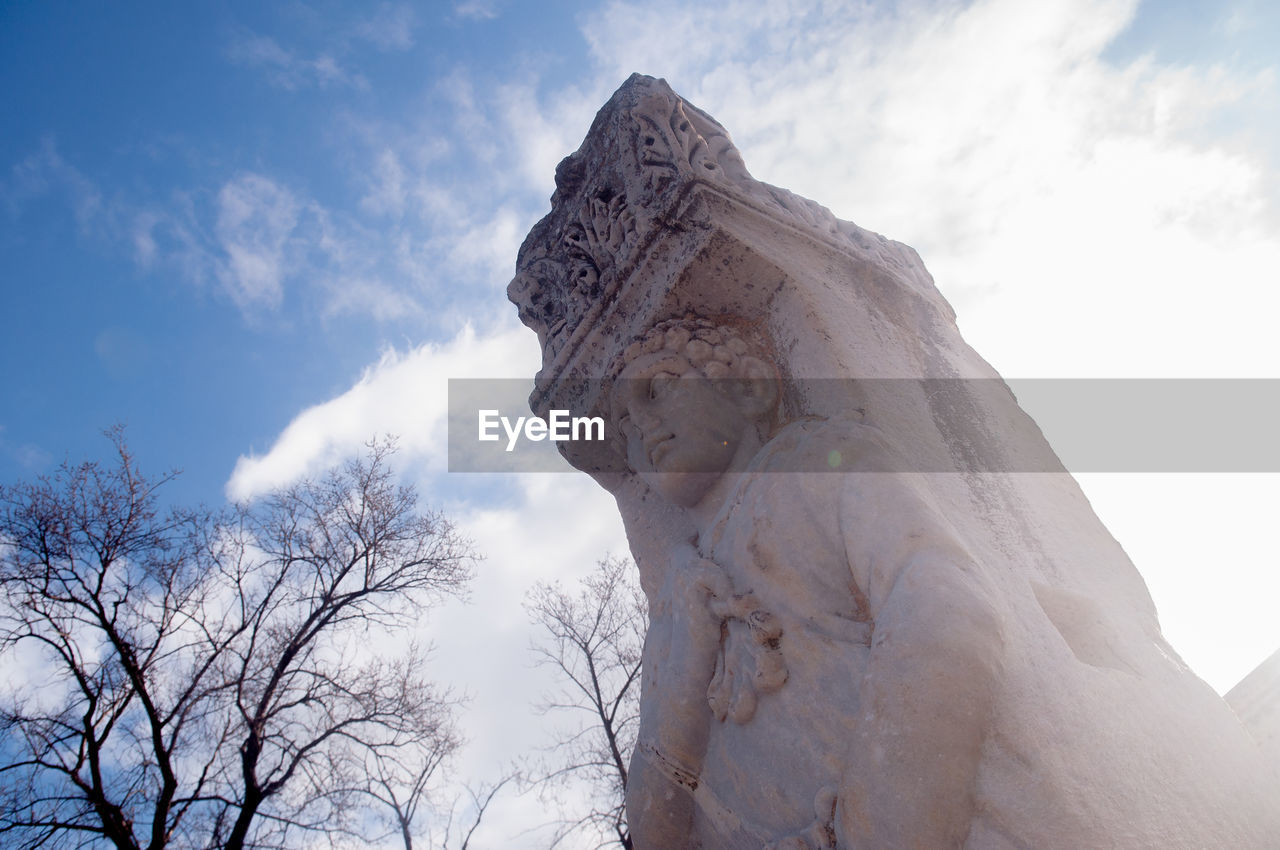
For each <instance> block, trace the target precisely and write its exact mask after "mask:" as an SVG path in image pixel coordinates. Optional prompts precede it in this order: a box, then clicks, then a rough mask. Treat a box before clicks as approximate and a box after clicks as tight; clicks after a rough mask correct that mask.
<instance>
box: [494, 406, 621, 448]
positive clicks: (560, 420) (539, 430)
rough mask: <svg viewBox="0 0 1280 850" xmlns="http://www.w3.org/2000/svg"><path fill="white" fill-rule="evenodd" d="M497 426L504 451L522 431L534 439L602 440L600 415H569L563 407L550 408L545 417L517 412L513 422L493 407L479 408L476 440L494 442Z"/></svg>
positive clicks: (498, 437)
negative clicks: (503, 441)
mask: <svg viewBox="0 0 1280 850" xmlns="http://www.w3.org/2000/svg"><path fill="white" fill-rule="evenodd" d="M499 426H501V428H502V430H503V431H505V432H506V434H507V451H514V450H515V447H516V441H517V440H519V439H520V435H521V434H523V435H524V438H525V439H526V440H532V441H534V442H535V443H536V442H541V441H542V440H547V439H550V440H553V441H555V442H562V441H564V440H603V439H604V418H603V417H601V416H570V415H569V411H567V410H552V411H551V416H550V418H548V419H543V418H542V417H541V416H517V417H516V421H515V422H514V423H513V422H512V421H511V420H510V419H508V418H507V417H505V416H500V415H499V414H498V411H496V410H481V411H480V435H479V438H480V441H481V442H494V441H496V440H498V439H500V438H501V434H500V433H499V432H498V429H499Z"/></svg>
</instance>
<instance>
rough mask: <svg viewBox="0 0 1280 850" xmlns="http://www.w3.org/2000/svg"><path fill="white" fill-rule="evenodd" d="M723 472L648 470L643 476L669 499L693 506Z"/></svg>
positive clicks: (674, 502) (651, 485)
mask: <svg viewBox="0 0 1280 850" xmlns="http://www.w3.org/2000/svg"><path fill="white" fill-rule="evenodd" d="M722 474H723V473H720V472H647V473H641V478H643V479H644V482H645V483H646V484H648V485H649V487H650V488H651V489H653V490H656V491H657V492H659V493H661V494H662V495H663V496H664V497H665V498H666V499H667V500H668V501H670V502H671V503H673V504H676V505H679V506H680V507H682V508H692V507H694V506H695V505H697V504H698V503H699V502H701V501H702V499H703V497H704V496H706V495H707V492H708V491H710V490H711V488H712V487H713V486H714V485H715V483H716V481H718V480H719V479H720V476H721V475H722Z"/></svg>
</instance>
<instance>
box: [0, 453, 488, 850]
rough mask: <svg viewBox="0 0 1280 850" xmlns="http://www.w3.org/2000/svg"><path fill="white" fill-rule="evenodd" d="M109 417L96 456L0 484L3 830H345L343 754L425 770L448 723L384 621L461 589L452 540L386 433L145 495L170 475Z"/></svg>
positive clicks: (238, 835) (249, 840)
mask: <svg viewBox="0 0 1280 850" xmlns="http://www.w3.org/2000/svg"><path fill="white" fill-rule="evenodd" d="M108 435H109V437H110V438H111V440H112V442H113V445H114V447H115V450H116V457H117V460H116V462H115V463H114V464H98V463H83V464H79V465H72V464H69V463H67V464H64V465H63V466H62V467H61V468H60V469H59V471H58V472H57V473H55V474H54V475H53V476H52V477H50V478H42V479H40V480H38V481H36V482H34V483H31V484H23V485H17V486H13V487H6V488H3V489H0V653H2V654H3V657H4V659H5V660H6V661H8V662H9V663H10V665H11V666H12V668H13V669H15V670H19V671H22V673H23V674H24V675H23V677H22V679H21V680H19V681H15V682H11V683H10V684H9V685H8V686H7V687H4V688H0V842H2V843H4V844H5V845H6V846H16V847H28V848H37V847H81V846H85V847H90V846H93V847H96V846H107V845H109V846H114V847H117V848H130V850H142V848H150V850H159V848H162V847H166V846H171V845H178V846H192V847H195V846H200V847H222V848H234V850H240V848H246V847H269V846H282V845H284V844H286V843H290V842H291V841H292V839H291V838H290V836H292V835H294V834H295V833H298V832H299V831H303V832H306V831H316V830H324V831H331V832H333V834H335V835H336V834H351V835H353V836H358V835H359V828H360V827H361V826H362V825H363V822H364V821H366V820H367V818H366V817H365V816H364V815H363V814H361V812H362V811H363V810H362V809H361V808H360V807H359V806H356V805H354V801H355V800H356V799H357V797H358V796H359V792H358V791H357V790H356V789H357V788H358V787H360V785H359V783H358V782H356V781H353V776H354V777H355V778H356V779H360V780H364V779H367V777H361V776H359V775H358V771H357V770H356V765H360V766H375V767H377V768H378V769H380V770H382V771H383V773H382V774H376V775H381V776H383V778H385V779H387V781H388V782H390V781H391V773H389V772H388V771H390V770H391V766H393V765H408V764H410V763H413V764H421V769H423V770H426V771H427V775H426V777H425V778H429V777H430V775H431V774H432V773H434V772H435V771H436V770H438V768H439V766H440V764H441V762H442V761H443V760H444V759H445V758H447V756H448V755H449V754H450V753H452V752H453V750H454V749H456V747H457V746H458V739H457V736H456V733H454V731H453V728H452V725H451V717H452V712H453V710H454V708H455V704H456V701H455V700H453V699H452V698H451V697H450V696H449V695H448V693H447V692H443V691H440V690H438V689H436V688H434V687H433V686H432V685H431V683H430V682H429V681H428V680H427V679H426V678H425V677H424V675H423V672H422V671H423V670H424V669H425V667H424V665H423V664H422V660H423V659H422V656H421V654H420V653H417V652H416V651H415V649H414V647H412V645H410V644H409V643H408V642H407V641H406V640H404V639H402V638H400V637H399V635H402V634H404V633H405V631H406V630H407V628H408V627H409V626H411V625H412V624H414V623H416V622H417V620H418V619H419V617H420V615H421V611H422V610H423V609H424V608H426V607H428V606H431V605H433V604H436V603H438V602H440V601H442V600H443V599H445V598H448V597H458V596H462V595H463V594H464V592H465V589H466V584H467V582H468V580H469V578H470V575H471V568H472V564H473V562H474V556H473V555H472V551H471V547H470V544H469V543H468V542H467V541H466V540H464V539H462V538H461V537H459V536H458V535H457V533H456V532H455V531H454V529H453V527H452V526H451V525H450V524H449V523H448V522H447V521H446V520H445V519H443V518H442V517H440V516H438V515H435V514H431V513H423V512H421V511H420V510H419V509H418V505H417V494H416V493H415V492H414V491H413V489H412V488H406V487H401V486H397V485H396V484H395V482H394V479H393V476H392V473H391V470H390V467H389V460H390V457H391V455H392V453H393V451H394V448H393V446H392V444H391V443H390V442H387V441H383V442H374V443H371V444H370V445H369V448H368V452H367V453H366V454H365V455H364V456H363V457H361V458H358V459H356V460H353V461H351V462H349V463H347V464H346V465H344V466H343V467H342V468H341V469H338V470H335V471H333V472H331V473H329V474H328V475H326V476H324V477H322V478H320V479H318V480H308V481H304V482H302V483H300V484H298V485H296V486H294V487H292V488H289V489H287V490H284V491H281V492H278V493H275V494H273V495H271V496H269V497H267V498H266V499H264V500H263V501H262V502H261V503H258V504H254V505H242V506H239V507H237V508H236V509H235V510H233V511H231V512H229V513H226V514H221V515H214V514H210V513H208V512H202V511H188V510H181V509H169V510H162V509H161V507H160V503H159V499H158V496H157V492H158V490H159V488H161V487H162V486H163V485H164V484H165V483H167V482H168V481H170V480H171V479H172V477H173V476H172V475H168V476H163V477H160V478H157V479H150V478H147V477H146V476H144V475H142V474H141V473H140V472H139V471H138V469H137V467H136V465H135V462H134V460H133V457H132V455H131V454H130V453H129V451H128V449H127V447H126V445H125V443H124V438H123V433H122V431H121V430H120V429H113V430H112V431H110V432H109V433H108ZM422 754H425V756H423V755H422ZM420 756H421V757H423V758H425V759H426V761H425V763H420V762H417V761H414V759H417V758H419V757H420ZM425 778H424V781H423V782H422V783H419V784H412V783H411V785H410V786H409V788H408V793H407V796H404V797H403V806H404V807H405V808H404V813H405V814H406V816H407V817H408V818H409V820H410V821H412V818H413V816H414V812H415V811H416V809H417V807H418V806H419V805H421V803H422V801H423V799H424V798H425V794H426V787H427V783H426V782H425ZM364 798H368V800H369V805H372V804H375V803H378V804H379V805H381V803H379V802H378V800H374V799H373V798H370V797H368V795H365V796H364V797H363V798H361V799H364ZM395 799H396V800H398V801H399V800H401V799H402V798H401V797H396V798H395ZM384 802H385V801H384Z"/></svg>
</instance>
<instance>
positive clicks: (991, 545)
mask: <svg viewBox="0 0 1280 850" xmlns="http://www.w3.org/2000/svg"><path fill="white" fill-rule="evenodd" d="M556 185H557V189H556V193H555V195H553V197H552V211H551V213H550V214H549V215H548V216H547V217H546V218H544V219H543V220H542V221H541V222H539V223H538V225H536V226H535V227H534V229H533V231H532V232H531V233H530V235H529V237H528V239H527V240H526V242H525V244H524V247H523V248H522V249H521V252H520V257H519V261H518V270H517V275H516V278H515V279H514V280H513V281H512V283H511V286H510V287H509V289H508V292H509V295H510V297H511V299H512V300H513V301H514V302H515V303H516V304H517V305H518V307H519V310H520V316H521V318H522V320H523V321H524V322H525V323H526V324H528V325H529V326H530V327H531V328H532V329H533V330H534V331H535V332H536V333H537V334H538V337H539V340H540V342H541V343H542V348H543V365H542V369H541V370H540V372H539V374H538V376H537V380H536V389H535V391H534V394H533V396H532V397H531V399H530V402H531V406H532V407H533V409H534V411H535V412H538V413H541V412H542V411H545V410H547V409H549V408H551V407H553V406H554V407H559V408H569V409H572V410H574V411H575V412H590V413H593V414H600V415H603V416H605V417H607V419H608V421H609V422H610V423H611V426H612V433H611V439H609V440H606V441H603V442H579V443H566V444H562V446H561V450H562V452H563V453H564V454H565V455H566V457H567V458H568V459H569V461H570V462H571V463H572V464H574V465H575V466H576V467H578V468H579V469H582V470H583V471H585V472H587V473H588V474H591V475H592V476H593V477H594V478H595V479H596V480H597V481H598V482H599V483H600V484H601V485H602V486H604V487H606V488H607V489H608V490H609V491H610V492H611V493H613V494H614V496H615V497H616V499H617V501H618V506H619V510H620V511H621V513H622V516H623V519H624V522H625V524H626V527H627V533H628V538H629V541H630V543H631V547H632V551H633V554H634V555H635V558H636V562H637V565H638V567H639V569H640V580H641V585H642V587H643V588H644V590H645V593H646V595H647V596H648V599H649V603H650V627H649V632H648V636H647V638H646V643H645V648H644V657H643V663H644V670H643V690H642V698H641V727H640V733H639V741H638V743H637V747H636V751H635V753H634V755H633V758H632V768H631V773H630V778H629V783H628V788H627V815H628V822H629V825H630V829H631V832H632V838H633V841H634V846H635V847H637V848H641V850H674V849H676V848H705V850H717V848H725V849H726V850H728V848H779V850H801V848H825V849H826V850H832V848H842V849H843V848H945V847H967V848H1081V847H1135V848H1138V847H1160V848H1174V847H1177V848H1182V847H1186V848H1192V847H1232V848H1263V847H1276V846H1280V781H1278V778H1277V775H1276V770H1275V766H1274V765H1273V764H1271V763H1270V762H1269V761H1268V760H1266V759H1264V758H1263V757H1262V755H1261V751H1260V750H1259V748H1258V746H1257V743H1256V741H1254V740H1253V738H1251V737H1250V735H1249V733H1248V732H1247V731H1246V730H1245V729H1244V727H1243V726H1241V724H1240V722H1239V721H1238V720H1237V719H1236V717H1235V715H1234V714H1233V713H1232V711H1231V709H1230V708H1228V707H1227V705H1226V704H1225V703H1224V702H1223V701H1222V700H1221V699H1220V698H1219V697H1218V696H1217V695H1216V694H1215V693H1214V692H1213V691H1212V690H1211V689H1210V688H1209V687H1208V686H1207V685H1205V684H1204V683H1203V682H1201V681H1200V680H1199V679H1198V678H1196V677H1195V675H1194V674H1192V673H1191V672H1190V670H1188V669H1187V668H1186V666H1185V665H1184V664H1183V663H1182V662H1181V660H1180V659H1179V658H1178V657H1177V654H1176V653H1175V652H1174V651H1173V649H1172V648H1171V647H1170V646H1169V645H1168V644H1167V642H1166V641H1165V640H1164V638H1163V637H1162V636H1161V634H1160V630H1159V625H1158V621H1157V619H1156V615H1155V611H1154V607H1153V605H1152V603H1151V599H1150V596H1149V594H1148V593H1147V590H1146V587H1145V585H1144V584H1143V582H1142V579H1141V577H1140V576H1139V575H1138V573H1137V571H1136V570H1135V569H1134V568H1133V565H1132V564H1131V563H1130V562H1129V561H1128V559H1127V558H1126V557H1125V555H1124V553H1123V551H1122V550H1121V549H1120V547H1119V546H1118V545H1117V544H1116V542H1115V541H1114V539H1112V538H1111V536H1110V535H1109V534H1108V533H1107V531H1106V529H1105V528H1104V527H1103V526H1102V525H1101V523H1100V522H1099V521H1098V520H1097V518H1096V516H1094V514H1093V512H1092V510H1091V509H1090V508H1089V505H1088V502H1087V501H1086V500H1085V499H1084V497H1083V495H1082V494H1081V493H1080V491H1079V489H1078V487H1077V486H1076V484H1075V482H1074V480H1073V479H1072V478H1071V477H1070V475H1069V474H1067V473H1066V471H1065V470H1063V469H1062V467H1061V465H1060V464H1059V463H1058V462H1057V459H1056V456H1054V454H1053V452H1052V450H1051V449H1050V448H1049V446H1048V445H1047V443H1046V442H1045V441H1044V439H1043V437H1042V436H1041V435H1040V433H1039V430H1038V429H1037V428H1036V427H1035V425H1034V423H1033V422H1032V421H1031V420H1030V419H1029V418H1028V417H1027V416H1026V415H1025V414H1024V413H1023V412H1022V411H1021V409H1020V408H1018V406H1017V402H1016V400H1015V399H1014V398H1013V397H1012V394H1011V393H1009V392H1008V390H1007V388H1006V387H1005V386H1004V385H1003V383H1002V382H1000V381H999V380H998V377H999V376H998V375H996V374H995V373H994V370H992V369H991V368H990V366H988V365H987V364H986V363H985V362H984V361H982V360H981V358H980V357H978V355H977V354H976V353H975V352H973V350H972V349H971V348H969V347H968V346H967V345H966V344H965V343H964V341H963V340H962V339H961V338H960V335H959V332H958V330H957V329H956V326H955V321H954V319H955V317H954V314H953V313H952V311H951V309H950V307H949V306H948V305H947V303H946V302H945V300H943V298H942V297H941V295H940V294H939V293H938V291H937V289H936V288H935V287H934V285H933V281H932V279H931V278H930V277H929V275H928V272H926V271H925V270H924V267H923V265H922V264H921V262H920V260H919V258H918V256H916V254H915V252H914V251H912V250H911V249H910V248H908V247H907V246H905V245H901V244H899V243H896V242H892V241H891V240H888V239H885V238H884V237H882V236H879V235H877V234H874V233H871V232H869V231H866V230H863V229H862V228H859V227H857V226H856V225H853V224H850V223H848V222H844V221H840V220H838V219H836V218H835V217H834V216H833V215H832V214H831V213H830V212H829V211H827V210H826V209H824V208H822V207H820V206H818V205H817V204H815V203H813V202H811V201H807V200H805V199H802V198H799V197H797V196H795V195H793V194H791V193H789V192H786V191H785V190H781V189H777V188H775V187H771V186H767V185H766V184H763V183H760V182H758V181H755V180H754V179H753V178H751V176H750V175H749V173H748V172H747V170H746V168H745V166H744V165H743V163H742V159H741V157H740V156H739V155H738V153H737V151H736V149H735V148H734V147H733V145H732V143H731V142H730V141H729V138H728V135H727V133H726V132H725V131H724V129H723V128H722V127H720V125H719V124H717V123H716V122H715V121H714V120H713V119H711V118H710V117H709V116H707V115H706V114H704V113H702V112H701V111H699V110H697V109H696V108H695V107H693V106H691V105H690V104H688V103H687V102H686V101H684V100H682V99H681V98H679V97H678V96H677V95H676V94H675V93H674V92H672V91H671V89H670V88H669V87H668V86H667V85H666V84H665V83H664V82H663V81H661V80H655V79H652V78H649V77H642V76H639V75H636V76H633V77H632V78H631V79H629V80H628V81H627V82H626V83H625V84H624V85H623V87H622V88H621V89H619V91H618V92H617V93H616V94H615V95H614V97H613V98H612V99H611V100H610V101H609V103H608V104H606V105H605V107H604V108H603V109H602V110H601V112H600V114H599V115H598V116H597V118H596V120H595V123H594V124H593V125H592V128H591V130H590V132H589V133H588V136H587V139H586V141H584V143H583V145H582V147H581V148H580V149H579V150H578V151H577V152H576V153H574V154H572V155H570V156H569V157H568V158H567V159H566V160H565V161H564V162H563V163H561V165H560V167H559V168H558V169H557V173H556Z"/></svg>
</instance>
